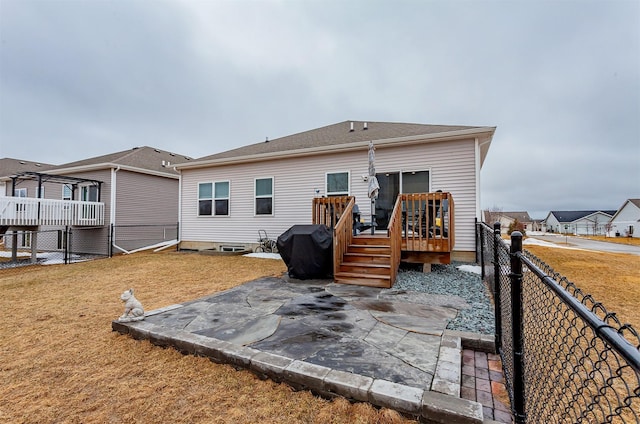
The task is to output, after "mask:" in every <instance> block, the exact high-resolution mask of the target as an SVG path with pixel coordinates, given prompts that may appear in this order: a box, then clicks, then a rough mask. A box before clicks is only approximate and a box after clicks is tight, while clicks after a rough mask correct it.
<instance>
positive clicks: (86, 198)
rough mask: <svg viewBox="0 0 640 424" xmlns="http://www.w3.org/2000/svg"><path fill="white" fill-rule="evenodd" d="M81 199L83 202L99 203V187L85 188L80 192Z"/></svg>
mask: <svg viewBox="0 0 640 424" xmlns="http://www.w3.org/2000/svg"><path fill="white" fill-rule="evenodd" d="M80 193H81V194H80V196H81V197H80V199H81V200H82V201H83V202H97V201H98V187H97V186H94V185H91V186H83V187H82V190H81V192H80Z"/></svg>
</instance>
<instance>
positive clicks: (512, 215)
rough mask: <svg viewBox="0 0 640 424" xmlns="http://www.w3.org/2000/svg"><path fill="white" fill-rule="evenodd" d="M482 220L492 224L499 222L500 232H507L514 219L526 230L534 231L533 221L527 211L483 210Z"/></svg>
mask: <svg viewBox="0 0 640 424" xmlns="http://www.w3.org/2000/svg"><path fill="white" fill-rule="evenodd" d="M484 215H485V216H484V221H485V222H487V223H488V224H489V225H491V226H493V224H495V223H496V222H499V223H500V232H501V233H502V234H507V233H508V232H509V228H510V226H511V225H513V224H514V223H515V222H516V221H518V222H519V223H520V224H522V225H523V226H524V230H525V231H526V232H529V231H534V230H535V229H534V222H533V220H532V219H531V217H530V216H529V212H493V211H485V212H484Z"/></svg>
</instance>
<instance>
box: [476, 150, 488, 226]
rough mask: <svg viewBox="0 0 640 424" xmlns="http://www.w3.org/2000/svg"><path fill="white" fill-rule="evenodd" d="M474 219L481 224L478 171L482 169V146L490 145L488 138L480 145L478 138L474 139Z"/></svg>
mask: <svg viewBox="0 0 640 424" xmlns="http://www.w3.org/2000/svg"><path fill="white" fill-rule="evenodd" d="M475 140H476V218H478V220H480V222H482V208H481V207H480V202H481V200H482V199H481V198H480V197H481V196H480V171H481V169H482V165H481V163H480V156H481V155H482V146H484V145H485V144H487V143H491V139H490V138H489V139H488V140H486V141H485V142H483V143H480V140H479V139H478V137H476V139H475Z"/></svg>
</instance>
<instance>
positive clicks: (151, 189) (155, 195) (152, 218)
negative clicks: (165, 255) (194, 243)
mask: <svg viewBox="0 0 640 424" xmlns="http://www.w3.org/2000/svg"><path fill="white" fill-rule="evenodd" d="M116 185H117V190H116V216H115V219H114V220H113V221H112V222H114V223H115V224H116V225H131V224H135V225H140V224H176V223H177V222H178V179H177V178H163V177H157V176H153V175H148V174H141V173H138V172H130V171H125V170H120V171H118V172H116Z"/></svg>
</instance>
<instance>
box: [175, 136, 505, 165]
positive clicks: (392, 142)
mask: <svg viewBox="0 0 640 424" xmlns="http://www.w3.org/2000/svg"><path fill="white" fill-rule="evenodd" d="M495 129H496V127H479V128H473V129H467V130H458V131H451V132H447V133H437V134H424V135H413V136H407V137H395V138H384V139H379V140H365V141H359V142H355V143H348V144H336V145H331V146H321V147H311V148H307V149H294V150H286V151H279V152H271V153H259V154H255V155H246V156H235V157H230V158H221V159H211V160H204V161H196V162H189V163H183V164H176V165H175V166H174V167H175V169H176V170H178V171H180V170H182V169H196V168H206V167H209V166H221V165H232V164H241V163H251V162H260V161H264V160H270V159H280V158H284V157H286V158H296V157H304V156H314V155H318V154H322V153H329V152H331V153H334V152H336V151H340V152H349V151H354V150H360V149H361V148H362V147H367V148H368V147H369V142H370V141H372V142H373V144H375V146H376V149H377V148H382V149H384V148H386V147H397V146H398V145H406V146H410V145H414V144H421V143H425V142H427V143H434V142H439V141H450V140H456V139H462V138H466V137H469V136H478V135H480V134H483V135H484V137H482V140H483V144H485V143H484V142H486V141H488V142H490V141H491V137H492V136H493V133H494V131H495Z"/></svg>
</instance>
